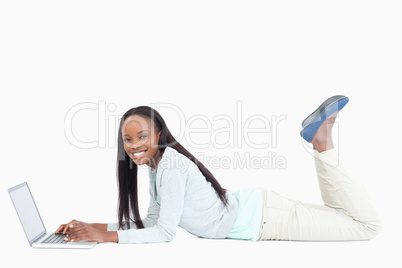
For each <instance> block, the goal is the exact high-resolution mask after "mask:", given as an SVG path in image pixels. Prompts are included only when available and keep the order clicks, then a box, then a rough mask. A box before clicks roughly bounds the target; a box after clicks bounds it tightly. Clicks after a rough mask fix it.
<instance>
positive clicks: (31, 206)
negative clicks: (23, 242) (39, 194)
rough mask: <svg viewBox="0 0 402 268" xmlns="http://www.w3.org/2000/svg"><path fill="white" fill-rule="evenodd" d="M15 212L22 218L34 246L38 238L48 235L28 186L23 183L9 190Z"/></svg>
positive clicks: (23, 225) (26, 232) (29, 239)
mask: <svg viewBox="0 0 402 268" xmlns="http://www.w3.org/2000/svg"><path fill="white" fill-rule="evenodd" d="M8 192H9V194H10V197H11V200H12V201H13V204H14V207H15V210H16V211H17V214H18V217H19V218H20V221H21V224H22V227H23V228H24V231H25V234H26V236H27V238H28V241H29V244H32V242H34V241H35V240H36V239H37V238H39V237H40V236H41V235H43V234H44V233H46V229H45V226H44V225H43V222H42V219H41V217H40V215H39V211H38V209H37V208H36V205H35V201H34V199H33V197H32V195H31V192H30V190H29V187H28V184H27V183H26V182H24V183H21V184H20V185H17V186H15V187H13V188H11V189H9V190H8Z"/></svg>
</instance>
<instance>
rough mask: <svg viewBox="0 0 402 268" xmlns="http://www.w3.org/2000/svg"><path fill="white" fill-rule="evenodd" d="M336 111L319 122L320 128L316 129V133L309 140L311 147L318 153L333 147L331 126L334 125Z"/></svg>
mask: <svg viewBox="0 0 402 268" xmlns="http://www.w3.org/2000/svg"><path fill="white" fill-rule="evenodd" d="M338 113H339V111H337V112H335V113H333V114H332V115H330V116H329V117H328V118H327V119H326V120H325V121H324V122H323V123H322V124H321V126H320V128H319V129H318V130H317V133H316V134H315V135H314V137H313V139H312V140H311V144H313V149H315V150H317V151H318V152H319V153H321V152H324V151H327V150H329V149H333V148H334V143H333V141H332V127H333V126H334V123H335V120H336V116H337V115H338Z"/></svg>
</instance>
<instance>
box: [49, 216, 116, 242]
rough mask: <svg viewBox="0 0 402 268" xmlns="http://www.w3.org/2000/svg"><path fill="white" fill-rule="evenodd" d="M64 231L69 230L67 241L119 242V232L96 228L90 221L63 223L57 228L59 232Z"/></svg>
mask: <svg viewBox="0 0 402 268" xmlns="http://www.w3.org/2000/svg"><path fill="white" fill-rule="evenodd" d="M61 231H63V234H65V233H66V232H68V234H67V236H66V238H65V240H66V241H67V242H70V241H71V242H78V241H83V240H85V241H96V242H98V243H103V242H118V237H117V232H107V231H102V230H99V229H96V228H94V227H93V226H91V224H89V223H85V222H81V221H76V220H72V221H71V222H69V223H67V224H62V225H60V227H59V228H58V229H57V230H56V232H55V233H56V234H57V233H58V232H61Z"/></svg>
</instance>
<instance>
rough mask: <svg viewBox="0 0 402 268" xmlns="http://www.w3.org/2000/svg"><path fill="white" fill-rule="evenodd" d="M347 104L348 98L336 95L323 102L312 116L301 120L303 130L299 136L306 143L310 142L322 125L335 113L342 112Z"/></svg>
mask: <svg viewBox="0 0 402 268" xmlns="http://www.w3.org/2000/svg"><path fill="white" fill-rule="evenodd" d="M348 102H349V98H348V97H346V96H343V95H336V96H333V97H330V98H329V99H327V100H326V101H324V102H323V103H322V104H321V105H320V106H319V107H318V108H317V109H316V110H315V111H314V112H313V113H312V114H310V115H309V116H307V117H306V119H304V120H303V122H302V126H303V129H302V131H301V132H300V136H302V137H303V139H305V140H306V141H307V142H311V140H312V139H313V137H314V136H315V134H316V133H317V130H318V129H319V128H320V126H321V125H322V123H323V122H324V121H325V120H326V119H327V118H328V117H330V116H331V115H332V114H334V113H335V112H337V111H340V110H342V109H343V107H344V106H345V105H346V104H347V103H348Z"/></svg>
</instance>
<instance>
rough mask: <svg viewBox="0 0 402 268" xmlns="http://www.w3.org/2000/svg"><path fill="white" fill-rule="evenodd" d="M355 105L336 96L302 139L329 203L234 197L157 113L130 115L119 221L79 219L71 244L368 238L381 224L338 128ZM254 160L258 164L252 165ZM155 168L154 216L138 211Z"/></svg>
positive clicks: (121, 148)
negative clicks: (141, 180)
mask: <svg viewBox="0 0 402 268" xmlns="http://www.w3.org/2000/svg"><path fill="white" fill-rule="evenodd" d="M348 101H349V99H348V98H347V97H345V96H342V95H337V96H333V97H331V98H329V99H327V100H326V101H324V103H322V104H321V105H320V106H319V107H318V108H317V109H316V110H315V111H314V112H313V113H312V114H311V115H309V116H308V117H307V118H306V120H304V121H303V123H302V126H303V130H302V132H301V133H300V135H301V136H302V138H303V139H305V140H306V141H308V142H311V143H312V144H313V152H314V156H315V157H314V161H315V167H316V171H317V177H318V181H319V185H320V190H321V196H322V198H323V201H324V205H310V204H306V203H302V202H300V201H294V200H291V199H287V198H285V197H282V196H280V195H278V194H276V193H274V192H272V191H269V190H265V189H261V188H250V189H242V190H239V191H237V192H234V193H229V192H228V191H226V190H225V189H224V188H222V187H221V185H220V184H219V182H218V181H217V180H216V178H215V177H214V176H213V175H212V174H211V172H210V171H209V170H208V169H207V168H206V167H205V166H204V165H203V164H202V163H201V162H199V161H198V160H197V158H195V157H194V156H193V155H192V154H191V153H189V152H188V151H187V150H186V149H185V148H184V147H183V146H182V145H181V144H180V143H179V142H178V141H177V140H176V139H175V138H174V137H173V136H172V134H171V133H170V131H169V129H168V127H167V126H166V123H165V121H164V120H163V118H162V116H161V115H160V114H159V113H158V112H157V111H156V110H154V109H153V108H151V107H148V106H139V107H136V108H132V109H130V110H128V111H127V112H126V113H125V114H124V115H123V117H122V119H121V121H120V127H119V132H118V135H119V138H118V155H117V176H118V189H119V209H118V211H119V213H118V220H119V222H118V223H111V224H87V223H83V222H79V221H72V222H70V223H68V224H63V225H61V226H60V227H59V229H58V230H57V231H56V233H57V232H59V231H61V230H63V233H65V232H66V231H69V234H68V236H67V240H68V241H80V240H88V241H98V242H118V243H149V242H167V241H171V240H172V239H173V238H174V237H175V234H176V230H177V227H179V226H180V227H182V228H183V229H185V230H187V231H188V232H190V233H192V234H194V235H196V236H199V237H204V238H232V239H243V240H250V241H256V240H299V241H312V240H314V241H339V240H344V241H345V240H367V239H371V238H373V237H374V236H376V235H377V234H378V232H379V231H380V220H379V218H378V216H377V214H376V211H375V210H374V208H373V206H372V204H371V203H370V201H369V198H368V197H367V195H366V193H365V190H364V189H363V188H362V187H361V185H360V184H359V183H357V182H356V181H355V180H354V179H353V178H352V177H350V176H349V175H348V173H347V171H346V170H345V168H344V167H343V164H342V163H341V162H339V159H338V154H337V152H336V151H335V150H334V146H333V142H332V136H331V131H332V126H333V124H334V122H335V119H336V116H337V114H338V112H339V111H340V110H341V109H342V108H343V107H344V106H345V105H346V104H347V103H348ZM250 161H251V160H250ZM139 165H147V166H148V167H149V190H150V202H149V207H148V214H147V216H146V218H144V219H141V217H140V214H139V207H138V187H137V180H138V176H137V175H138V172H137V171H138V166H139Z"/></svg>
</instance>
